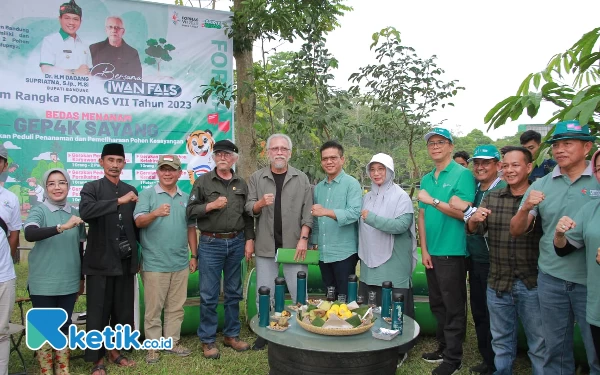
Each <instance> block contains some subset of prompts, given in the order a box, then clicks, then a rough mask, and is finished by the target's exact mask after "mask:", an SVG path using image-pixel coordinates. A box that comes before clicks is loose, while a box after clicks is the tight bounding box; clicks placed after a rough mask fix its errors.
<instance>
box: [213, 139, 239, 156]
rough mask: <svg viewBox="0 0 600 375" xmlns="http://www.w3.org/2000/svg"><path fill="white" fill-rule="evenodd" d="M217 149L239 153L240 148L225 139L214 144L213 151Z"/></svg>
mask: <svg viewBox="0 0 600 375" xmlns="http://www.w3.org/2000/svg"><path fill="white" fill-rule="evenodd" d="M217 151H227V152H235V153H236V154H237V152H238V148H237V146H236V145H235V144H234V143H233V142H231V141H230V140H228V139H224V140H222V141H219V142H216V143H215V145H214V146H213V152H217Z"/></svg>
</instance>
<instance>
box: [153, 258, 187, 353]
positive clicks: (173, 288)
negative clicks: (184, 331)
mask: <svg viewBox="0 0 600 375" xmlns="http://www.w3.org/2000/svg"><path fill="white" fill-rule="evenodd" d="M189 273H190V271H189V269H188V268H184V269H183V270H181V271H177V272H147V271H142V280H143V282H144V303H145V307H146V312H145V314H144V334H145V336H146V338H147V339H159V338H160V337H161V336H162V337H165V338H168V337H172V338H173V342H174V343H177V342H178V341H179V338H180V334H181V323H182V322H183V304H184V303H185V300H186V299H187V284H188V276H189ZM163 308H164V310H165V313H164V324H162V322H161V320H160V315H161V312H162V310H163Z"/></svg>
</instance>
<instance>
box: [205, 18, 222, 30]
mask: <svg viewBox="0 0 600 375" xmlns="http://www.w3.org/2000/svg"><path fill="white" fill-rule="evenodd" d="M224 26H225V23H224V22H223V21H216V20H209V19H206V20H204V22H203V23H202V27H204V28H207V29H222V28H223V27H224Z"/></svg>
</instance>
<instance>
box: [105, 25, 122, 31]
mask: <svg viewBox="0 0 600 375" xmlns="http://www.w3.org/2000/svg"><path fill="white" fill-rule="evenodd" d="M106 28H107V29H108V30H111V31H112V30H114V31H121V30H124V29H125V28H124V27H120V26H106Z"/></svg>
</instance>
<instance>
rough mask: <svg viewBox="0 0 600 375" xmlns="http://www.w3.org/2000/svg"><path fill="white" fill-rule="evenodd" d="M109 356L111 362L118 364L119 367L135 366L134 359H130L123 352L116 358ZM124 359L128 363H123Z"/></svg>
mask: <svg viewBox="0 0 600 375" xmlns="http://www.w3.org/2000/svg"><path fill="white" fill-rule="evenodd" d="M108 358H109V361H110V362H112V363H113V364H115V365H117V366H118V367H133V366H135V362H134V361H130V360H129V359H128V358H127V357H125V356H124V355H121V354H119V356H118V357H117V358H115V359H110V356H109V357H108ZM123 361H126V362H127V364H126V365H123V364H121V363H123Z"/></svg>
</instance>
